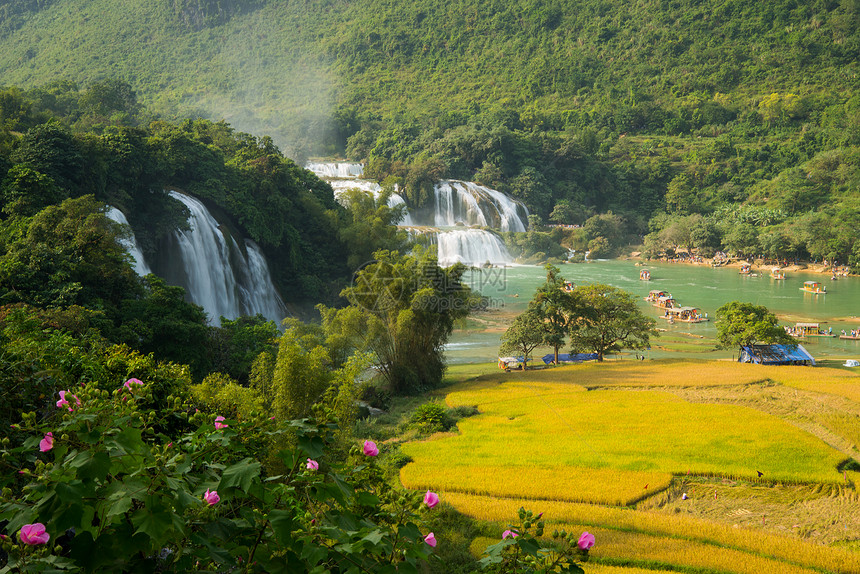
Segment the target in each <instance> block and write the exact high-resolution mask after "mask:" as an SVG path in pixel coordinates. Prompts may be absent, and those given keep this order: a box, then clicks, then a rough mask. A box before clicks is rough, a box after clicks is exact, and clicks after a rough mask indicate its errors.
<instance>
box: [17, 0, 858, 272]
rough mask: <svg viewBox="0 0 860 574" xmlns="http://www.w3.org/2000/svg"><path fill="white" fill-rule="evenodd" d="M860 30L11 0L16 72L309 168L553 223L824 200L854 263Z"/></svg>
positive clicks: (687, 18)
mask: <svg viewBox="0 0 860 574" xmlns="http://www.w3.org/2000/svg"><path fill="white" fill-rule="evenodd" d="M858 30H860V2H858V1H857V0H842V1H839V2H836V1H833V2H824V1H819V2H800V1H796V0H795V1H783V2H766V3H748V2H741V1H738V0H722V1H717V2H701V1H692V0H683V1H674V2H658V1H650V2H623V1H621V0H586V1H581V2H571V1H565V0H557V1H530V2H526V1H522V2H503V1H500V0H465V1H461V2H438V1H429V0H418V1H415V2H393V1H385V0H360V1H351V2H347V1H343V0H329V1H316V2H296V1H283V2H274V1H265V0H255V1H252V2H239V1H238V0H162V1H160V2H156V3H136V2H131V1H130V0H94V1H84V0H42V1H38V2H37V1H32V0H30V1H28V0H16V1H13V2H10V3H7V4H6V5H5V6H4V7H2V8H0V74H2V76H0V77H2V78H3V84H5V85H7V86H11V85H15V86H20V87H21V88H23V89H27V88H33V87H36V86H44V85H46V84H48V83H51V82H58V81H71V82H75V83H76V84H77V85H78V86H81V87H86V86H87V85H90V84H92V83H93V82H96V81H100V80H104V79H120V80H123V81H125V82H127V83H128V84H129V85H130V86H131V88H132V89H133V90H134V91H135V92H136V94H137V96H138V98H139V100H140V101H141V103H143V104H144V105H145V106H146V107H147V108H148V109H149V110H150V111H151V112H153V113H156V114H159V115H161V116H162V117H168V118H182V117H187V116H189V115H192V116H193V115H200V116H203V117H208V118H212V119H216V120H217V119H225V120H226V121H228V122H229V123H230V124H231V125H233V126H234V127H236V128H237V129H239V130H242V131H248V132H251V133H254V134H258V135H263V134H269V135H271V136H272V137H273V139H274V140H275V142H276V143H277V144H278V145H279V147H280V148H281V149H282V150H283V151H284V153H285V154H286V155H288V156H290V157H292V158H294V159H296V160H298V161H299V162H300V163H301V162H302V161H303V160H304V159H305V158H307V157H309V156H320V155H322V156H333V155H345V156H348V157H350V158H351V159H355V160H361V161H365V162H367V163H368V173H369V175H370V176H373V177H377V178H378V179H380V180H382V179H385V178H390V179H389V180H390V181H399V182H400V183H401V184H402V185H403V186H404V189H405V192H404V195H405V197H406V199H407V201H409V202H410V203H411V204H413V205H421V204H423V203H424V202H426V201H428V198H429V197H430V196H431V193H430V189H431V186H432V182H434V181H436V180H438V179H440V178H444V177H453V178H460V179H469V180H475V181H479V182H481V183H484V184H486V185H490V186H493V187H495V188H497V189H500V190H502V191H504V192H506V193H509V194H511V195H513V196H515V197H517V198H519V199H521V200H523V201H524V202H525V203H526V204H527V205H528V207H529V209H530V210H531V211H532V212H533V213H534V214H536V215H538V216H540V217H542V218H543V219H547V218H548V217H550V216H551V215H552V214H553V213H554V212H555V213H556V214H557V217H556V218H555V220H556V221H558V222H582V221H584V220H585V219H587V218H588V217H589V216H590V215H592V214H594V213H600V212H606V211H607V210H614V212H615V213H616V214H618V213H621V214H623V215H625V216H626V217H627V225H628V228H629V231H632V232H634V233H638V234H640V235H644V234H645V233H647V232H649V231H652V232H655V231H662V230H664V229H666V228H667V227H668V226H669V225H670V220H671V218H676V219H677V218H678V217H687V216H690V215H697V214H698V215H702V216H706V217H708V216H713V214H715V213H716V212H718V211H719V210H720V209H724V210H725V209H730V208H731V207H732V206H733V205H735V204H737V203H749V204H752V205H753V207H755V208H756V209H768V210H770V211H771V212H774V213H777V214H778V215H777V216H776V217H775V218H774V217H769V218H768V217H765V219H767V220H768V221H766V222H765V225H784V226H788V225H789V224H794V223H796V220H797V218H798V217H800V216H802V215H804V214H806V213H807V212H809V211H810V210H817V211H823V208H824V207H826V208H827V209H829V210H830V211H829V212H828V213H826V214H825V216H826V217H825V219H826V221H823V222H822V221H821V217H819V218H818V219H817V220H816V221H815V222H812V223H809V224H808V225H807V224H806V223H804V229H805V228H806V227H809V226H810V225H813V226H814V227H816V228H824V229H826V228H828V227H830V228H832V227H833V225H836V224H834V223H833V222H834V221H835V222H837V224H839V225H841V224H844V225H845V226H846V229H849V231H839V234H838V235H839V237H841V238H842V242H843V243H845V245H842V246H840V247H838V248H834V249H835V251H834V249H830V251H831V252H833V253H835V254H836V256H837V257H838V258H839V259H841V260H843V261H845V260H848V259H849V258H851V256H852V253H853V252H854V251H855V248H854V245H855V244H856V243H857V242H856V237H855V235H856V234H853V233H851V232H850V229H851V228H852V226H853V221H854V219H855V218H856V217H857V215H856V213H857V210H858V205H857V201H856V200H854V199H852V198H853V197H854V196H855V192H856V191H857V190H858V182H860V177H858V175H857V173H858V160H857V157H858V153H857V146H858V144H860V96H857V95H856V94H857V93H858V87H860V74H858V72H860V58H858V55H860V32H858ZM559 205H561V210H560V211H556V210H557V209H558V208H559ZM661 212H666V213H667V214H668V215H669V216H670V219H665V218H664V219H663V220H654V216H655V215H659V214H660V213H661ZM780 213H781V214H782V215H779V214H780ZM732 217H734V216H732ZM740 217H741V219H744V218H748V214H747V215H741V216H740ZM755 217H757V218H758V219H761V217H762V216H761V214H760V213H759V214H757V215H755ZM649 219H651V221H652V224H651V226H650V227H648V226H647V225H646V222H647V221H648V220H649ZM722 219H723V220H725V219H726V217H722ZM853 227H854V228H856V227H857V226H853ZM803 233H806V231H803ZM803 233H801V231H799V230H788V229H781V230H780V234H781V235H783V236H788V237H791V236H795V237H798V236H800V235H802V234H803ZM846 233H847V235H846ZM722 235H723V237H724V238H725V236H727V235H729V230H723V231H722ZM827 241H830V240H829V239H828V240H826V241H825V243H827ZM676 243H677V242H676ZM712 243H714V242H712ZM736 243H737V244H738V245H741V246H742V247H743V245H744V241H740V243H738V242H736ZM746 243H747V244H749V243H750V242H749V241H746ZM753 243H755V242H753ZM783 243H785V242H784V241H783ZM807 243H808V242H807ZM722 246H723V247H725V246H726V245H722ZM712 247H714V246H713V245H712ZM746 247H748V248H750V249H753V250H756V249H758V250H764V248H765V246H763V245H761V244H758V245H753V246H750V245H746ZM790 251H791V250H790V249H788V248H782V247H780V248H778V249H776V250H775V251H774V254H776V255H779V256H787V255H789V254H790V253H789V252H790ZM794 251H795V253H794V254H795V255H801V256H813V257H814V256H823V255H824V251H827V249H824V248H822V249H818V248H815V247H813V248H810V247H809V246H808V245H804V246H802V247H801V248H800V250H799V251H798V250H797V249H795V250H794ZM857 251H858V253H857V257H858V258H860V247H858V248H857ZM858 260H860V259H858Z"/></svg>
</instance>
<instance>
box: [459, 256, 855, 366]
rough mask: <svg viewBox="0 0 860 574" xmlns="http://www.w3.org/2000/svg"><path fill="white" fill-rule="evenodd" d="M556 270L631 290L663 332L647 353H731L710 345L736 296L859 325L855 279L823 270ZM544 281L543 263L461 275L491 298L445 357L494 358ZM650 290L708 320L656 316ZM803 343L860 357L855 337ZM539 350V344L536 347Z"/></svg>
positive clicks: (600, 266)
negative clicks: (642, 275) (811, 288)
mask: <svg viewBox="0 0 860 574" xmlns="http://www.w3.org/2000/svg"><path fill="white" fill-rule="evenodd" d="M559 268H560V269H561V274H562V276H564V278H565V279H567V280H569V281H573V282H574V284H576V285H582V284H587V283H606V284H609V285H612V286H614V287H618V288H620V289H624V290H625V291H629V292H630V293H633V294H634V295H635V296H636V297H637V298H638V299H639V300H640V305H641V309H642V311H643V312H644V313H645V314H646V315H648V316H650V317H654V318H656V319H657V321H658V323H657V327H658V328H659V329H664V330H665V331H664V332H663V335H664V336H663V337H661V338H657V339H655V340H654V341H653V344H652V349H651V350H649V351H648V352H647V353H646V356H647V357H648V358H664V357H696V358H729V357H732V356H733V355H734V353H733V351H732V350H728V351H716V350H713V344H714V340H715V338H716V327H715V325H714V321H713V318H714V314H715V312H716V310H717V308H718V307H720V306H722V305H723V304H725V303H728V302H729V301H736V300H737V301H744V302H749V303H754V304H756V305H764V306H765V307H767V308H768V309H769V310H770V311H772V312H774V313H776V315H777V317H778V318H779V320H780V324H781V325H788V326H793V325H794V324H795V323H796V322H811V323H819V324H820V325H821V328H822V329H824V330H827V329H828V328H832V330H833V333H834V334H841V331H842V330H843V329H844V330H845V331H846V332H850V331H851V330H852V329H860V277H840V278H839V280H837V281H832V280H831V279H830V276H829V275H822V274H815V273H803V272H796V273H793V272H789V273H787V274H786V278H785V279H784V280H775V279H772V278H771V277H770V268H761V269H759V268H754V269H753V271H754V272H758V273H759V276H758V277H749V276H745V275H741V274H739V273H738V269H737V268H736V267H721V268H712V267H710V266H708V265H687V264H671V263H649V264H647V265H643V266H636V265H635V262H633V261H624V260H606V261H593V262H589V263H579V264H567V265H561V266H559ZM643 268H645V269H648V270H649V271H650V272H651V280H650V281H641V280H640V279H639V271H640V270H641V269H643ZM545 279H546V271H545V270H544V269H543V267H539V266H530V265H518V266H511V267H506V268H503V269H502V268H498V269H481V270H478V269H476V270H472V271H471V272H469V273H467V275H466V277H465V280H466V282H467V283H468V284H469V285H470V287H472V288H473V289H476V290H478V291H480V292H481V293H482V294H483V295H485V296H486V297H488V298H489V302H490V308H489V311H488V312H485V313H479V314H477V315H475V316H474V317H472V318H470V319H469V321H468V322H467V325H466V326H465V327H464V328H460V329H457V330H456V331H455V332H454V333H453V335H452V336H451V339H450V341H449V344H448V345H447V347H446V357H447V359H448V363H449V364H461V363H471V362H487V361H495V360H496V358H497V357H498V348H499V338H500V336H501V334H502V332H504V329H505V328H506V327H507V326H508V325H509V324H510V321H511V320H512V319H513V317H514V316H516V315H517V314H518V313H521V312H522V311H523V310H524V309H525V308H526V306H527V305H528V302H529V300H530V299H531V298H532V296H533V295H534V292H535V289H537V287H538V286H539V285H540V284H541V283H543V282H544V281H545ZM804 281H819V282H820V283H822V284H823V285H825V286H826V287H827V293H826V294H823V295H814V294H811V293H806V292H804V291H801V290H800V288H801V287H802V286H803V282H804ZM652 289H661V290H664V291H667V292H669V293H671V294H672V296H673V297H674V298H675V300H676V301H677V302H678V303H679V304H680V305H683V306H690V307H697V308H698V309H699V310H700V311H701V312H702V313H708V315H709V317H710V319H711V320H710V321H708V322H705V323H696V324H689V323H681V322H676V323H675V324H671V325H670V324H667V322H666V321H665V320H663V319H662V318H661V317H662V312H661V311H660V310H658V309H657V308H656V307H653V306H651V305H650V304H649V303H647V302H645V301H644V297H645V296H646V295H647V294H648V292H649V291H650V290H652ZM662 338H665V339H672V338H675V339H677V338H688V339H689V341H690V343H691V346H692V345H697V346H695V347H692V348H685V346H684V345H676V346H675V347H676V348H675V349H673V348H672V346H671V345H668V346H663V345H661V341H660V339H662ZM801 344H802V345H803V346H804V347H806V349H807V350H809V352H810V353H812V355H813V356H814V357H815V358H816V359H819V358H841V357H845V358H858V357H860V341H850V340H841V339H839V338H838V337H809V338H806V339H803V340H802V341H801ZM667 347H668V348H667ZM688 347H690V346H688ZM565 350H566V349H565ZM543 354H544V351H543V350H542V351H541V352H540V353H536V355H538V356H539V355H543ZM631 355H632V353H631Z"/></svg>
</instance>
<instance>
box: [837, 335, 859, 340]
mask: <svg viewBox="0 0 860 574" xmlns="http://www.w3.org/2000/svg"><path fill="white" fill-rule="evenodd" d="M839 338H840V339H845V340H847V341H860V335H839Z"/></svg>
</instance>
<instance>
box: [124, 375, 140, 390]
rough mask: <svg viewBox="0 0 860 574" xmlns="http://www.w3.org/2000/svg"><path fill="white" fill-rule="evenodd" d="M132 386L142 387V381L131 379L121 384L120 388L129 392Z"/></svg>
mask: <svg viewBox="0 0 860 574" xmlns="http://www.w3.org/2000/svg"><path fill="white" fill-rule="evenodd" d="M132 385H143V381H141V380H140V379H134V378H131V379H129V380H127V381H126V382H124V383H123V384H122V386H123V387H125V388H127V389H128V390H129V391H130V390H131V386H132Z"/></svg>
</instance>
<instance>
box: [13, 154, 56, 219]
mask: <svg viewBox="0 0 860 574" xmlns="http://www.w3.org/2000/svg"><path fill="white" fill-rule="evenodd" d="M68 196H69V194H68V192H66V191H64V190H62V189H60V188H59V187H58V186H57V184H56V183H54V180H53V179H51V178H50V177H48V176H47V175H45V174H44V173H40V172H38V171H36V170H35V169H32V168H29V167H27V166H26V165H23V164H19V165H15V166H12V169H10V170H9V172H8V173H7V174H6V177H5V179H3V180H2V181H0V200H2V202H3V207H2V209H3V213H5V214H6V215H18V216H22V217H31V216H33V215H36V213H38V212H39V211H41V210H42V209H44V208H46V207H48V206H49V205H54V204H56V203H60V202H61V201H63V200H64V199H66V198H68Z"/></svg>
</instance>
